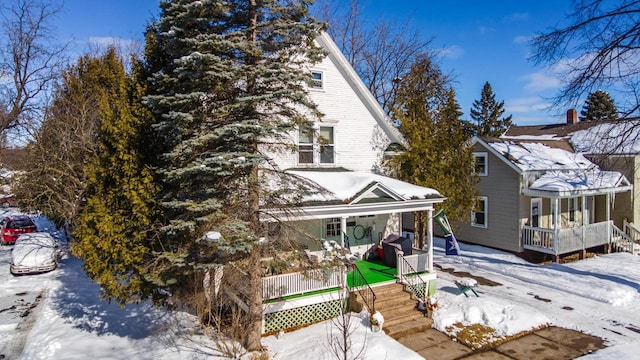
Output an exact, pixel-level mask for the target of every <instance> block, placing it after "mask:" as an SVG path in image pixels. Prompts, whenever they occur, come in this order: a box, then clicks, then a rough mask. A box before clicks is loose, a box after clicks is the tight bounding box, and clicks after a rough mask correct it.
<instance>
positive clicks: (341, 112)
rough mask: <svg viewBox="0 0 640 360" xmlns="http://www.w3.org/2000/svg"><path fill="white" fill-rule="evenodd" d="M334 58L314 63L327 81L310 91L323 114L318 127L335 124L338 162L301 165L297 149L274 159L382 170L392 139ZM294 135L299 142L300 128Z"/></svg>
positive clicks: (295, 163)
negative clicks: (321, 87) (350, 83)
mask: <svg viewBox="0 0 640 360" xmlns="http://www.w3.org/2000/svg"><path fill="white" fill-rule="evenodd" d="M333 61H334V59H333V58H332V57H329V56H328V57H326V58H325V59H324V60H323V61H322V62H321V63H320V64H317V65H316V66H314V67H313V70H317V71H321V72H322V74H323V81H324V84H323V89H322V90H316V89H310V90H309V95H310V96H311V98H312V100H313V101H314V102H315V103H316V104H317V105H318V109H319V110H320V112H321V113H323V114H324V116H323V118H322V120H321V121H320V122H319V123H318V124H316V128H319V127H320V126H332V127H334V137H335V163H334V164H319V163H318V161H316V164H314V165H313V166H311V165H299V164H298V154H297V152H294V151H291V152H288V153H283V154H279V155H276V154H274V160H275V161H276V164H278V166H279V167H280V168H282V169H288V168H295V167H305V166H306V167H319V166H322V167H344V168H346V169H348V170H354V171H373V172H379V171H378V169H379V165H380V160H381V159H382V156H383V153H384V150H385V149H386V148H387V146H388V145H389V144H390V143H391V141H390V140H389V137H388V136H387V135H386V134H385V133H384V132H383V131H382V130H381V128H380V126H379V125H378V123H377V121H376V119H375V118H374V116H373V115H372V114H371V112H370V111H369V110H368V109H367V107H366V106H365V105H364V104H363V102H362V101H361V99H360V98H359V97H358V94H357V93H356V92H355V91H354V90H353V88H352V87H351V86H350V85H349V83H348V82H347V80H346V79H345V78H344V77H343V76H342V74H341V73H340V71H339V70H338V68H337V67H336V66H335V64H334V62H333ZM292 138H293V139H294V143H297V132H296V133H295V134H292Z"/></svg>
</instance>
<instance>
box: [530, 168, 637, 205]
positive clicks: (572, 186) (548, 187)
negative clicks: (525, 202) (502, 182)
mask: <svg viewBox="0 0 640 360" xmlns="http://www.w3.org/2000/svg"><path fill="white" fill-rule="evenodd" d="M632 187H633V186H632V185H631V184H630V183H629V180H627V178H626V177H625V176H624V175H622V174H621V173H619V172H617V171H600V170H598V169H591V170H582V171H549V172H547V173H545V174H544V175H542V176H541V177H540V178H539V179H538V180H536V181H535V182H534V183H533V184H531V185H530V186H529V188H527V189H523V190H522V193H523V194H524V195H528V196H536V197H538V196H539V197H548V198H566V197H575V196H593V195H605V194H615V193H619V192H626V191H630V190H631V189H632Z"/></svg>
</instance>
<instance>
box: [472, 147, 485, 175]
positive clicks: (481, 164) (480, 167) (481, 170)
mask: <svg viewBox="0 0 640 360" xmlns="http://www.w3.org/2000/svg"><path fill="white" fill-rule="evenodd" d="M473 160H474V168H473V170H474V172H475V173H476V174H478V175H479V176H487V153H481V152H475V153H473Z"/></svg>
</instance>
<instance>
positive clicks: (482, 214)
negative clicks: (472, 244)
mask: <svg viewBox="0 0 640 360" xmlns="http://www.w3.org/2000/svg"><path fill="white" fill-rule="evenodd" d="M471 226H475V227H482V228H486V227H487V197H486V196H479V197H478V199H477V200H476V205H475V206H474V209H473V211H472V212H471Z"/></svg>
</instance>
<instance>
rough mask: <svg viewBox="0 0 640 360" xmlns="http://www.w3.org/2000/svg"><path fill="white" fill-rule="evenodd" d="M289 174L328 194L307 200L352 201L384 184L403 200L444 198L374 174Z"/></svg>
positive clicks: (420, 188) (301, 171)
mask: <svg viewBox="0 0 640 360" xmlns="http://www.w3.org/2000/svg"><path fill="white" fill-rule="evenodd" d="M288 173H290V174H293V175H295V176H299V177H301V178H304V179H307V180H310V181H312V182H313V183H315V184H317V185H319V186H320V187H322V188H323V189H325V190H326V192H318V193H316V194H314V195H311V196H310V198H309V199H306V200H318V201H328V200H340V201H346V200H350V199H352V198H353V197H354V196H356V195H357V194H358V193H360V192H361V191H362V190H364V189H365V188H367V187H368V186H369V185H371V184H372V183H378V184H382V185H383V186H384V187H386V188H388V189H390V190H391V191H393V192H395V193H396V194H398V195H399V196H401V197H402V198H404V199H406V200H409V199H416V198H419V199H424V198H428V197H443V196H442V195H441V194H440V193H439V192H438V191H437V190H434V189H432V188H426V187H422V186H418V185H413V184H410V183H407V182H404V181H400V180H397V179H392V178H390V177H386V176H382V175H377V174H372V173H370V172H364V171H303V170H295V171H288Z"/></svg>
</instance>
